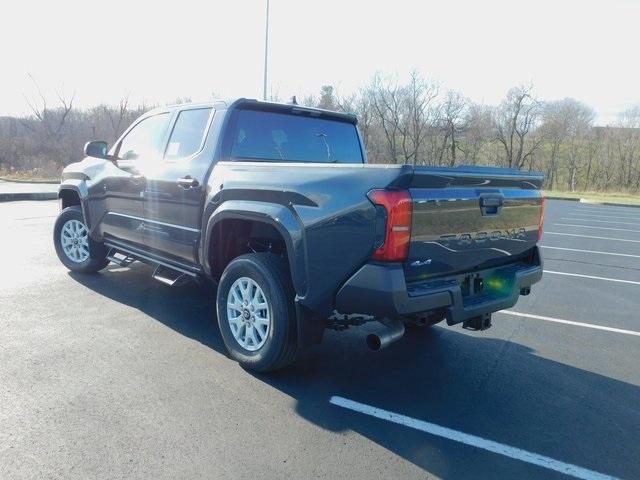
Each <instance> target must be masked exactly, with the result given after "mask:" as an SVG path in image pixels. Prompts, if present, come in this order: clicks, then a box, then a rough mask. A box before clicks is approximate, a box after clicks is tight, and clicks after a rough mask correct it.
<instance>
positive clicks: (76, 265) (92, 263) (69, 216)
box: [53, 205, 109, 273]
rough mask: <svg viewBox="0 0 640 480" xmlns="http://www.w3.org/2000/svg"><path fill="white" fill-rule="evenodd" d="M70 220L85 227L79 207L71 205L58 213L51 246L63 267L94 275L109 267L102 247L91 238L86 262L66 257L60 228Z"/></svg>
mask: <svg viewBox="0 0 640 480" xmlns="http://www.w3.org/2000/svg"><path fill="white" fill-rule="evenodd" d="M70 220H77V221H79V222H81V223H82V224H83V225H85V228H86V224H85V223H84V215H83V214H82V209H81V208H80V206H78V205H73V206H71V207H67V208H65V209H64V210H63V211H62V212H60V215H58V218H57V219H56V223H55V226H54V227H53V244H54V245H55V248H56V254H57V255H58V258H59V259H60V261H61V262H62V263H63V264H64V266H65V267H67V268H68V269H69V270H71V271H73V272H80V273H95V272H97V271H99V270H102V269H103V268H104V267H106V266H107V265H109V260H107V252H106V249H105V247H104V245H102V244H101V243H98V242H95V241H93V240H92V239H91V238H88V241H89V257H88V258H87V259H86V260H84V261H82V262H78V261H74V260H72V259H71V258H70V257H68V256H67V254H66V253H65V252H64V249H63V247H62V227H63V226H64V225H65V224H66V223H67V222H68V221H70Z"/></svg>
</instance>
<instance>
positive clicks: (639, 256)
mask: <svg viewBox="0 0 640 480" xmlns="http://www.w3.org/2000/svg"><path fill="white" fill-rule="evenodd" d="M540 248H548V249H551V250H565V251H568V252H580V253H595V254H598V255H613V256H616V257H631V258H640V255H631V254H630V253H614V252H600V251H598V250H582V249H579V248H565V247H550V246H549V245H540Z"/></svg>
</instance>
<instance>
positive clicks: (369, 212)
mask: <svg viewBox="0 0 640 480" xmlns="http://www.w3.org/2000/svg"><path fill="white" fill-rule="evenodd" d="M356 124H357V122H356V118H355V116H353V115H350V114H344V113H336V112H330V111H324V110H318V109H312V108H305V107H300V106H297V105H288V104H276V103H267V102H259V101H255V100H247V99H240V100H236V101H233V102H215V103H209V104H197V105H195V104H189V105H177V106H172V107H167V108H160V109H156V110H154V111H152V112H149V113H147V114H145V115H143V116H142V117H140V118H139V119H138V120H137V121H136V122H134V123H133V125H131V126H130V127H129V129H128V130H127V131H125V133H124V134H123V135H122V137H121V138H120V139H119V140H118V141H117V142H116V143H115V145H114V146H113V147H111V149H110V150H109V149H108V146H107V144H106V143H105V142H100V141H94V142H89V143H87V145H86V146H85V154H86V158H85V159H84V160H82V161H81V162H78V163H74V164H72V165H69V166H68V167H67V168H65V170H64V172H63V176H62V183H61V185H60V200H61V207H62V211H61V213H60V215H59V217H58V219H57V221H56V224H55V230H54V243H55V248H56V252H57V254H58V256H59V258H60V260H61V261H62V263H64V265H65V266H66V267H67V268H69V269H70V270H73V271H78V272H96V271H98V270H100V269H102V268H104V267H106V266H107V265H108V264H109V262H113V263H116V264H118V265H122V266H126V265H129V264H130V263H131V262H133V261H141V262H145V263H148V264H150V265H152V266H153V267H154V268H155V270H154V273H153V277H154V278H156V279H157V280H159V281H161V282H164V283H165V284H167V285H180V284H184V283H185V281H187V280H195V281H208V282H210V283H212V284H213V285H215V291H216V292H217V293H216V301H217V318H218V325H219V328H220V332H221V335H222V337H223V340H224V342H225V344H226V346H227V348H228V349H229V352H230V354H231V356H232V357H233V358H235V359H236V360H237V361H239V362H240V363H241V364H242V365H243V366H245V367H246V368H248V369H252V370H256V371H268V370H273V369H276V368H280V367H283V366H285V365H287V364H289V363H291V362H292V361H293V360H294V359H295V357H296V353H297V352H298V351H299V350H300V349H301V348H304V347H305V346H308V345H311V344H314V343H318V342H319V341H320V340H321V339H322V335H323V331H324V330H325V329H326V328H333V329H336V330H343V329H346V328H348V327H351V326H357V325H361V324H363V323H365V322H378V323H377V324H375V328H373V329H369V330H371V331H372V332H373V333H370V334H369V335H368V336H367V343H368V344H369V346H370V347H371V348H374V349H379V348H382V347H384V346H385V345H387V344H389V343H391V342H392V341H394V340H397V339H399V338H400V337H401V336H402V335H403V334H404V332H405V328H407V329H414V328H415V329H419V328H423V327H428V326H429V325H433V324H434V323H437V322H439V321H442V320H445V319H446V322H447V323H448V324H449V325H453V324H457V323H462V324H463V326H464V327H466V328H470V329H475V330H482V329H485V328H488V327H489V326H490V325H491V313H492V312H496V311H498V310H501V309H504V308H509V307H511V306H513V305H514V304H515V303H516V301H517V300H518V297H519V295H527V294H528V293H529V291H530V287H531V285H532V284H533V283H535V282H537V281H539V280H540V278H541V276H542V266H541V258H540V253H539V251H538V247H537V246H536V243H537V242H538V241H539V239H540V235H541V232H542V221H543V210H544V198H543V196H542V195H541V192H540V187H541V184H542V181H543V178H542V176H541V175H540V174H537V173H523V172H520V171H517V170H508V169H500V168H486V167H458V168H431V167H418V166H411V165H373V164H367V157H366V152H365V150H364V148H363V145H362V141H361V139H360V135H359V134H358V129H357V126H356Z"/></svg>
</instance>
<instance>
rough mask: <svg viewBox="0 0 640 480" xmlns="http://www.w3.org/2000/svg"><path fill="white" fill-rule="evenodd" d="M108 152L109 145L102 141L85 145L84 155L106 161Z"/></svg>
mask: <svg viewBox="0 0 640 480" xmlns="http://www.w3.org/2000/svg"><path fill="white" fill-rule="evenodd" d="M108 150H109V144H108V143H107V142H104V141H102V140H94V141H93V142H87V143H85V145H84V154H85V155H86V156H87V157H95V158H104V159H105V160H107V159H108V155H107V151H108Z"/></svg>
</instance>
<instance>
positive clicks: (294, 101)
mask: <svg viewBox="0 0 640 480" xmlns="http://www.w3.org/2000/svg"><path fill="white" fill-rule="evenodd" d="M289 103H290V104H291V105H298V99H297V98H296V96H295V95H293V96H292V97H291V98H290V99H289Z"/></svg>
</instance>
